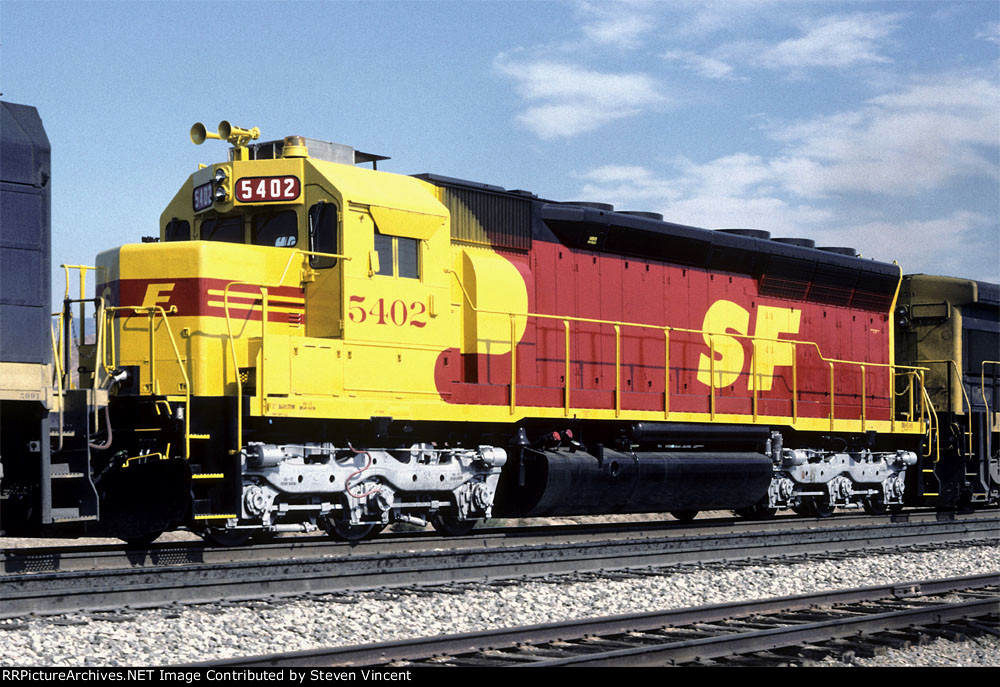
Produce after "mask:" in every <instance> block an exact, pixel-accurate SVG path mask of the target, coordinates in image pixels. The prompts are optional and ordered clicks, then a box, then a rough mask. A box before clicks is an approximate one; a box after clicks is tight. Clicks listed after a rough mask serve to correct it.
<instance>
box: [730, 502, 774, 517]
mask: <svg viewBox="0 0 1000 687" xmlns="http://www.w3.org/2000/svg"><path fill="white" fill-rule="evenodd" d="M733 512H734V513H736V514H737V515H738V516H740V517H741V518H744V519H746V520H770V519H771V518H773V517H774V515H775V513H777V512H778V509H777V508H768V507H767V506H765V505H764V504H763V503H758V504H756V505H753V506H750V507H748V508H739V509H737V510H735V511H733Z"/></svg>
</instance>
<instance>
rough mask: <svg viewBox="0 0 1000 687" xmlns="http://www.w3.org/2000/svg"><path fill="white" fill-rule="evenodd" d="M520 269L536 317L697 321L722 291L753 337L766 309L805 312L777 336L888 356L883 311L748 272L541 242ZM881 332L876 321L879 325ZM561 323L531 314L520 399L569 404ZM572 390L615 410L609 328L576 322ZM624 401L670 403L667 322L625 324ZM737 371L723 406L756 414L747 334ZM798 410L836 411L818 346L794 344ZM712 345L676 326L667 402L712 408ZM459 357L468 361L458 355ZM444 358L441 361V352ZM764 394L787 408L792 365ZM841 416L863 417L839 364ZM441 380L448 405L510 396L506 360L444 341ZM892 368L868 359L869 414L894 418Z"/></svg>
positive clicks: (844, 355)
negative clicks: (763, 288)
mask: <svg viewBox="0 0 1000 687" xmlns="http://www.w3.org/2000/svg"><path fill="white" fill-rule="evenodd" d="M504 255H505V257H507V258H508V259H509V260H510V261H511V263H512V264H514V266H515V267H517V269H518V271H519V272H520V273H521V274H522V276H523V277H524V278H525V284H526V285H527V288H528V303H529V304H528V309H529V311H530V312H536V313H539V314H551V315H563V316H570V317H582V318H590V319H599V320H612V321H621V322H636V323H643V324H652V325H656V326H664V325H669V326H671V327H677V328H685V329H694V330H700V329H702V326H703V322H704V318H705V313H706V312H707V310H708V308H709V307H710V306H711V305H712V304H713V303H715V302H716V301H718V300H728V301H732V302H734V303H736V304H738V305H739V306H741V307H742V308H744V309H746V310H747V311H748V312H749V313H750V329H749V332H748V333H749V334H753V332H754V327H755V323H756V319H757V311H758V308H759V306H762V305H766V306H772V307H781V308H795V309H797V310H800V311H801V313H802V315H801V321H800V326H799V331H798V333H797V334H794V335H782V336H781V337H779V338H782V339H795V340H798V341H807V342H816V343H817V344H818V345H819V347H820V349H821V351H822V353H823V355H824V356H825V357H826V358H833V359H840V360H852V361H860V362H866V363H888V362H889V322H888V315H889V313H888V312H885V313H878V312H872V311H868V310H861V309H857V308H847V307H838V306H829V305H821V304H816V303H811V302H806V301H801V300H792V299H783V298H774V297H762V296H760V295H759V291H758V285H757V282H756V280H754V279H753V278H751V277H749V276H745V275H737V274H728V273H718V274H712V273H709V272H706V271H704V270H698V269H692V268H684V267H678V266H674V265H668V264H665V263H662V262H652V261H649V262H647V261H644V260H641V259H636V258H633V257H629V258H624V257H620V256H612V255H599V254H596V253H591V252H586V251H574V250H572V249H570V248H567V247H566V246H564V245H561V244H554V243H548V242H542V241H535V242H534V246H533V248H532V251H531V253H530V254H528V255H514V254H506V253H505V254H504ZM874 330H877V332H876V331H874ZM564 332H565V330H564V326H563V323H562V322H561V321H559V320H543V319H538V318H532V319H529V323H528V327H527V329H526V331H525V333H524V335H523V337H522V338H521V340H520V341H519V342H518V346H517V363H518V364H517V405H519V406H536V407H562V406H563V403H564V396H563V394H564V385H565V382H564V375H565V333H564ZM570 332H571V334H570V358H571V365H570V376H571V380H570V396H571V406H572V407H574V408H605V409H611V408H614V407H615V334H614V328H613V327H612V326H610V325H597V324H586V323H571V326H570ZM620 344H621V364H620V369H621V395H622V398H621V408H622V410H623V411H629V410H648V411H661V412H662V411H663V404H664V393H663V392H664V335H663V332H662V331H661V330H651V329H637V328H629V327H623V328H622V331H621V339H620ZM743 346H744V364H743V370H742V374H741V375H740V377H739V378H738V379H737V380H736V381H735V382H734V383H733V384H732V385H730V386H727V387H723V388H718V389H716V391H715V397H716V408H715V410H716V413H718V414H729V413H733V414H746V415H749V414H751V413H752V400H751V399H752V391H751V390H750V388H749V378H750V367H751V359H752V350H751V349H752V346H751V344H750V342H749V341H748V340H744V341H743ZM797 348H798V352H797V369H798V374H797V377H798V379H797V382H798V392H799V403H798V414H799V416H801V417H811V418H826V417H828V416H829V408H830V397H829V389H830V371H829V365H828V363H825V362H823V361H822V360H820V359H819V357H818V355H817V354H816V351H815V349H814V348H811V347H806V346H798V347H797ZM702 354H705V355H708V354H709V348H708V346H707V345H706V344H705V341H704V339H703V338H702V336H701V335H700V334H688V333H682V332H672V333H671V335H670V410H671V411H674V412H698V413H708V412H709V410H710V391H709V387H708V386H707V385H706V384H704V383H701V382H699V381H698V379H697V368H698V360H699V356H700V355H702ZM459 358H464V360H462V364H459V363H458V360H459ZM445 360H447V361H448V363H447V364H446V363H445V362H444V361H445ZM773 374H774V382H773V386H772V388H771V389H770V390H769V391H758V394H757V397H758V413H759V414H760V415H776V416H791V415H792V384H793V381H792V368H791V366H778V367H775V369H774V373H773ZM834 374H835V376H834V384H835V388H836V398H835V416H836V418H838V419H858V418H860V417H861V372H860V369H859V368H858V367H857V366H853V365H844V364H836V365H835V370H834ZM435 379H436V381H437V386H438V389H439V391H440V393H441V396H442V398H443V399H444V400H446V401H448V402H450V403H461V404H483V405H506V404H509V403H510V357H509V353H508V354H504V355H475V354H471V355H465V356H460V355H459V353H458V351H457V349H449V350H448V351H445V352H443V353H442V354H441V356H439V358H438V361H437V365H436V370H435ZM888 381H889V377H888V371H887V369H886V368H868V369H867V371H866V380H865V396H866V400H865V406H866V408H865V415H866V417H867V418H869V419H871V420H886V419H888V418H889V408H890V399H889V388H888Z"/></svg>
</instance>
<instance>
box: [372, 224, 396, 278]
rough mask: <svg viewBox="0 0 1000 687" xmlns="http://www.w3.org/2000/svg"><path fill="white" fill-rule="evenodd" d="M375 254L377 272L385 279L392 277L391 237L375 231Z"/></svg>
mask: <svg viewBox="0 0 1000 687" xmlns="http://www.w3.org/2000/svg"><path fill="white" fill-rule="evenodd" d="M375 252H376V253H378V272H376V273H375V274H384V275H386V276H387V277H391V276H392V237H391V236H386V235H385V234H382V233H379V231H378V229H376V230H375Z"/></svg>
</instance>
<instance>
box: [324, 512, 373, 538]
mask: <svg viewBox="0 0 1000 687" xmlns="http://www.w3.org/2000/svg"><path fill="white" fill-rule="evenodd" d="M384 527H385V525H383V524H382V523H380V522H378V523H365V524H361V525H352V524H350V523H347V522H344V521H343V520H337V519H334V518H324V519H323V529H325V530H326V533H327V534H329V535H330V536H331V537H333V538H334V539H339V540H340V541H347V542H359V541H361V540H362V539H367V538H368V537H374V536H375V535H376V534H378V533H379V532H381V531H382V529H383V528H384Z"/></svg>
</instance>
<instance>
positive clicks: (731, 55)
mask: <svg viewBox="0 0 1000 687" xmlns="http://www.w3.org/2000/svg"><path fill="white" fill-rule="evenodd" d="M0 43H2V46H0V90H2V92H3V98H4V99H5V100H8V101H12V102H18V103H26V104H31V105H35V106H36V107H38V109H39V112H40V113H41V116H42V118H43V121H44V123H45V126H46V129H47V131H48V135H49V138H50V140H51V142H52V146H53V193H54V199H53V229H54V239H55V246H54V251H53V260H54V262H55V264H57V265H58V264H59V263H61V262H69V263H75V264H79V263H87V264H93V259H94V255H95V253H96V252H97V251H99V250H102V249H104V248H108V247H111V246H115V245H118V244H121V243H127V242H135V241H137V240H138V239H139V237H141V236H143V235H150V234H155V233H156V232H157V221H158V218H159V214H160V211H161V210H162V208H163V207H164V206H165V205H166V203H167V202H168V201H169V200H170V199H171V198H172V197H173V194H174V193H175V192H176V190H177V188H178V187H179V185H180V184H181V183H182V182H183V181H184V179H185V178H186V176H187V175H188V174H190V173H191V172H192V171H194V170H195V169H196V167H197V163H199V162H206V163H208V162H213V161H217V160H219V159H222V158H223V157H224V155H225V153H224V148H223V146H222V145H221V144H219V143H218V142H209V143H207V144H206V145H204V146H202V147H200V148H198V147H195V146H194V145H192V144H191V143H190V142H189V140H188V137H187V132H188V129H189V127H190V126H191V124H192V123H194V122H195V121H203V122H205V123H207V124H208V125H209V128H210V129H214V127H215V124H216V123H217V122H218V121H219V120H221V119H229V120H230V121H232V122H233V123H235V124H238V125H240V126H245V127H252V126H258V127H260V129H261V131H262V138H263V139H274V138H281V137H284V136H286V135H292V134H300V135H304V136H309V137H312V138H319V139H324V140H332V141H337V142H340V143H346V144H349V145H353V146H354V147H356V148H358V149H360V150H364V151H366V152H373V153H379V154H384V155H389V156H391V157H392V160H390V161H388V162H386V163H384V164H383V165H380V169H385V170H387V171H392V172H399V173H403V174H411V173H419V172H435V173H438V174H444V175H448V176H455V177H461V178H466V179H472V180H475V181H481V182H485V183H491V184H498V185H502V186H505V187H507V188H522V189H528V190H531V191H533V192H535V193H537V194H539V195H541V196H543V197H547V198H551V199H554V200H590V201H601V202H609V203H613V204H615V206H616V207H617V208H618V209H621V210H647V211H656V212H661V213H663V214H664V215H665V217H666V218H667V219H668V220H671V221H675V222H680V223H686V224H693V225H696V226H704V227H708V228H726V227H751V228H757V229H766V230H769V231H771V233H772V235H774V236H801V237H809V238H813V239H815V240H816V242H817V245H850V246H854V247H856V248H857V249H858V250H859V251H860V252H861V253H862V254H863V255H864V256H865V257H871V258H876V259H880V260H885V261H891V260H894V259H895V260H898V261H899V262H900V264H901V265H902V266H903V269H904V271H905V272H928V273H935V274H949V275H960V276H968V277H973V278H977V279H985V280H989V281H994V282H997V281H1000V267H998V265H1000V3H998V2H995V1H993V0H984V1H978V0H977V1H973V2H931V1H926V2H779V1H767V0H754V1H753V2H747V1H743V0H727V1H726V2H719V3H710V2H683V1H675V2H670V3H666V2H644V1H641V0H635V1H627V2H610V1H607V2H570V1H566V2H529V1H526V0H525V1H521V2H513V1H505V2H499V1H498V2H489V1H484V0H480V1H478V2H476V1H473V2H450V1H440V2H438V1H433V0H428V1H425V2H418V1H416V0H413V1H410V2H374V1H371V2H315V3H311V2H294V3H292V2H241V3H226V2H211V3H193V2H192V3H189V2H152V1H150V2H135V1H133V2H73V3H57V2H44V1H41V2H21V1H19V0H0ZM54 285H55V287H56V288H55V292H61V285H62V277H61V275H56V281H55V282H54Z"/></svg>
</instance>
